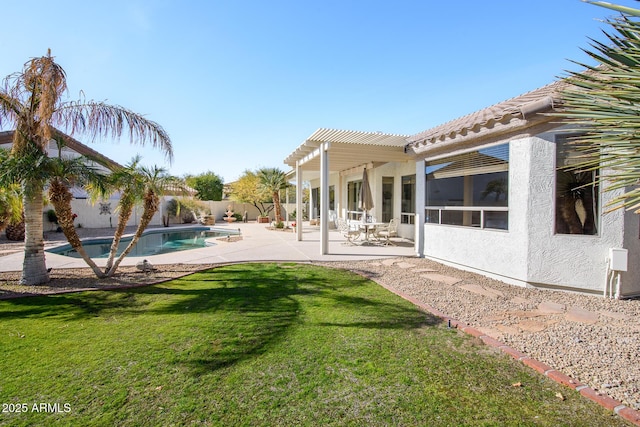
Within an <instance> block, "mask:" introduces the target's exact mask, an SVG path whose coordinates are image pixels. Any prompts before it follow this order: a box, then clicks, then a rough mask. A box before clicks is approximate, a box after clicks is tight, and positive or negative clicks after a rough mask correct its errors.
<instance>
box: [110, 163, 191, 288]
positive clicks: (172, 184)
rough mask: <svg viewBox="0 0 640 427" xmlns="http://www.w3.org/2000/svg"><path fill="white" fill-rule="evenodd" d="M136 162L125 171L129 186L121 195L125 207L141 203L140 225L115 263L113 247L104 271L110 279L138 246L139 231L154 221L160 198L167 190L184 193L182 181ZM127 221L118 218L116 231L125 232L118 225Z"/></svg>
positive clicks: (140, 233)
mask: <svg viewBox="0 0 640 427" xmlns="http://www.w3.org/2000/svg"><path fill="white" fill-rule="evenodd" d="M135 160H136V159H134V161H132V164H135V165H136V167H135V168H134V169H133V170H130V171H128V172H127V174H128V175H129V183H128V184H126V186H125V187H124V191H123V194H124V193H127V194H126V195H125V196H124V200H125V204H126V205H127V206H128V205H129V204H130V203H131V202H132V201H134V200H135V201H137V200H140V199H141V200H142V207H143V210H142V215H141V216H140V223H139V224H138V228H137V229H136V232H135V233H134V235H133V238H132V239H131V242H129V244H128V245H127V247H126V248H125V249H124V251H123V252H122V253H121V254H120V256H118V258H116V259H115V260H114V257H115V253H116V250H117V244H116V245H115V246H114V245H112V247H111V252H110V254H109V260H108V261H107V268H106V269H105V274H106V276H112V275H113V274H114V273H115V272H116V270H117V269H118V266H119V265H120V263H121V262H122V260H123V259H124V258H125V257H126V256H127V255H128V254H129V252H131V250H132V249H133V247H134V246H135V245H136V243H138V240H139V239H140V236H141V235H142V232H143V231H144V230H145V229H146V228H147V226H148V225H149V223H150V222H151V219H152V218H153V215H154V214H155V213H156V212H157V211H158V208H159V207H160V197H162V195H164V194H165V193H166V192H167V191H169V190H172V191H176V190H178V191H183V190H184V189H185V184H184V182H183V181H182V180H181V179H179V178H177V177H174V176H171V175H169V174H168V173H167V171H166V169H164V168H160V167H158V166H153V167H150V168H149V167H145V166H137V161H135ZM138 160H139V159H138ZM121 200H122V199H121ZM121 209H122V208H121ZM129 215H131V211H129ZM128 219H129V218H128V217H127V218H126V220H125V218H124V217H122V215H121V216H120V217H119V219H118V229H121V233H122V232H124V228H120V226H121V223H120V222H121V221H124V224H125V225H126V222H127V220H128ZM120 237H121V234H120V236H118V237H117V239H118V241H119V240H120ZM115 242H116V236H115V235H114V244H115Z"/></svg>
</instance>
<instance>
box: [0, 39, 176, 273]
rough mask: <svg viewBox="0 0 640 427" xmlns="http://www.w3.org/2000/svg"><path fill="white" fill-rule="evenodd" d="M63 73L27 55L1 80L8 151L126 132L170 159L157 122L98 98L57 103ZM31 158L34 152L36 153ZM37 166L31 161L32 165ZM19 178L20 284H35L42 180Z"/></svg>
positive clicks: (41, 261)
mask: <svg viewBox="0 0 640 427" xmlns="http://www.w3.org/2000/svg"><path fill="white" fill-rule="evenodd" d="M66 89H67V83H66V73H65V71H64V70H63V69H62V67H60V65H58V64H57V63H56V62H55V61H54V58H53V57H52V56H51V51H49V52H48V53H47V55H46V56H42V57H39V58H33V59H31V60H29V61H28V62H27V63H26V64H25V65H24V68H23V70H22V71H21V72H19V73H14V74H11V75H9V76H7V78H6V79H5V80H4V85H3V87H2V88H0V126H3V125H4V124H5V123H8V124H10V125H14V126H15V129H16V131H15V132H14V137H13V146H12V156H14V157H16V158H20V157H25V158H26V157H28V156H32V155H34V154H37V153H35V152H34V150H35V151H37V152H39V153H41V154H46V150H47V146H48V144H49V141H50V140H51V139H52V137H53V136H54V135H55V134H56V133H57V132H58V129H59V130H60V131H65V132H67V133H69V134H70V135H74V134H84V135H87V136H89V137H91V138H92V139H93V138H96V137H98V136H100V137H110V136H113V137H120V136H121V135H122V134H123V132H126V133H128V134H129V137H130V142H131V143H138V144H141V145H145V144H149V143H150V144H151V145H152V146H153V147H157V148H160V149H161V150H162V151H164V152H165V154H166V156H167V158H168V159H169V160H171V158H172V155H173V151H172V147H171V140H170V138H169V136H168V135H167V133H166V132H165V131H164V129H163V128H162V127H161V126H160V125H158V124H157V123H155V122H153V121H150V120H147V119H145V118H144V117H143V116H141V115H139V114H136V113H134V112H132V111H130V110H127V109H125V108H123V107H120V106H112V105H108V104H105V103H103V102H95V101H86V100H84V99H81V100H79V101H71V102H63V101H62V95H63V94H64V93H65V92H66ZM36 157H37V156H36ZM34 166H37V165H32V166H31V167H34ZM31 175H32V176H31V177H27V178H26V179H24V180H22V181H21V186H22V193H23V201H24V212H25V224H26V232H25V256H24V263H23V268H22V278H21V280H20V282H21V283H22V284H28V285H36V284H41V283H45V282H47V281H48V280H49V274H48V272H47V268H46V264H45V258H44V240H43V237H42V232H43V218H42V217H43V216H42V209H43V206H42V196H43V192H44V185H45V183H46V180H44V179H42V177H38V173H37V171H34V173H33V174H31Z"/></svg>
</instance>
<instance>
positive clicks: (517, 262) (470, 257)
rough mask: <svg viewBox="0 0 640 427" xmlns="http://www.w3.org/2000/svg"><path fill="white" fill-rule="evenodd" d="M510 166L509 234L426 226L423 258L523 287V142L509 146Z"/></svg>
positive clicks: (526, 175)
mask: <svg viewBox="0 0 640 427" xmlns="http://www.w3.org/2000/svg"><path fill="white" fill-rule="evenodd" d="M504 142H507V141H504ZM509 162H510V166H509V230H507V231H505V230H491V229H479V228H472V227H458V226H448V225H438V224H425V225H424V227H425V230H424V235H425V238H424V239H425V241H424V254H425V256H426V257H428V258H432V259H436V260H439V261H442V262H446V263H447V264H451V265H454V266H457V267H461V268H463V269H468V270H472V271H477V272H481V273H483V274H486V275H488V276H490V277H495V278H498V279H500V280H503V281H505V282H507V283H511V284H518V285H522V284H524V281H525V280H526V275H527V238H528V235H527V232H526V215H527V191H526V189H527V186H528V182H529V173H530V169H529V167H528V166H527V163H528V153H527V144H526V141H524V140H520V141H512V142H511V144H510V146H509Z"/></svg>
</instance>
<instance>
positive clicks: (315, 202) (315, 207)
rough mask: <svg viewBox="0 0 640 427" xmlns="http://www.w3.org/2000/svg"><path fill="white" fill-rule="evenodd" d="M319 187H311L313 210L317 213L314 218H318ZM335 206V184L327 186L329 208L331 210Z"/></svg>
mask: <svg viewBox="0 0 640 427" xmlns="http://www.w3.org/2000/svg"><path fill="white" fill-rule="evenodd" d="M320 196H321V193H320V187H316V188H312V189H311V197H312V198H313V212H315V214H316V215H317V216H316V218H320ZM335 208H336V186H335V185H330V186H329V210H330V211H332V210H334V209H335Z"/></svg>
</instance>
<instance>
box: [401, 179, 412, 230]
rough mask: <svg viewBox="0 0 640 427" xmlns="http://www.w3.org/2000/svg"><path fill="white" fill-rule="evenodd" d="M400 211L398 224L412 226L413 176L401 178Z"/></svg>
mask: <svg viewBox="0 0 640 427" xmlns="http://www.w3.org/2000/svg"><path fill="white" fill-rule="evenodd" d="M400 210H401V212H400V222H401V223H402V224H413V223H414V220H415V213H416V176H415V174H414V175H406V176H403V177H402V201H401V208H400Z"/></svg>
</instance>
